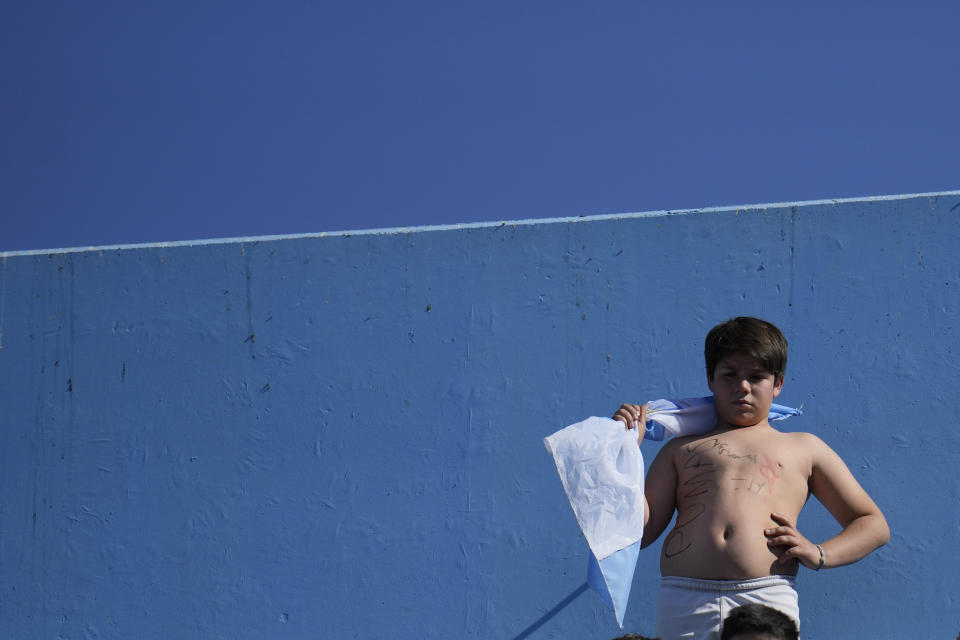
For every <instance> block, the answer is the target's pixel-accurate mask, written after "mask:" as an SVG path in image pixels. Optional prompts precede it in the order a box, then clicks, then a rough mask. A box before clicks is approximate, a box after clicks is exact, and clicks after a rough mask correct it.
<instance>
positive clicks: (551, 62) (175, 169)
mask: <svg viewBox="0 0 960 640" xmlns="http://www.w3.org/2000/svg"><path fill="white" fill-rule="evenodd" d="M958 24H960V4H957V3H948V2H943V3H910V4H908V3H884V2H879V3H802V4H796V3H795V4H790V5H788V4H786V3H772V2H736V3H679V2H674V3H657V4H654V3H647V2H618V1H610V2H563V1H555V2H523V1H520V0H514V1H512V2H493V1H488V2H483V3H461V2H454V1H450V0H447V1H444V2H303V1H300V2H292V1H283V2H271V3H267V2H260V3H254V2H247V1H240V2H229V3H228V2H213V1H210V2H207V1H200V2H197V1H195V0H194V1H191V2H182V1H179V0H174V1H165V2H132V3H131V2H116V1H112V0H110V1H104V2H94V1H92V2H24V3H7V4H6V6H5V9H4V19H3V20H2V21H0V74H2V86H3V87H4V99H3V100H2V103H0V104H2V109H0V163H2V167H0V168H2V176H3V177H2V183H0V184H2V188H0V199H2V200H0V216H2V222H3V224H2V225H0V251H4V250H6V251H10V250H21V249H46V248H58V247H71V246H90V245H109V244H124V243H140V242H163V241H174V240H191V239H201V238H217V237H236V236H253V235H266V234H287V233H309V232H320V231H337V230H352V229H362V228H374V227H395V226H413V225H424V224H450V223H460V222H477V221H494V220H510V219H524V218H550V217H563V216H578V215H590V214H603V213H620V212H634V211H653V210H661V209H682V208H696V207H706V206H723V205H738V204H752V203H762V202H784V201H799V200H811V199H820V198H833V197H856V196H869V195H887V194H897V193H919V192H928V191H942V190H953V189H958V188H960V172H958V166H960V151H958V148H960V146H958V141H960V135H958V134H960V117H958V116H957V114H958V113H960V82H958V78H960V46H958V44H957V40H958V38H957V35H956V29H957V25H958Z"/></svg>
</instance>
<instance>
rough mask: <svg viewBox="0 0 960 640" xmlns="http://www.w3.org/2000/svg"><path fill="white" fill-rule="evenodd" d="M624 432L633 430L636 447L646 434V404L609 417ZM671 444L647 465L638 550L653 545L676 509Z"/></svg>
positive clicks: (625, 407) (623, 408)
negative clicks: (619, 424)
mask: <svg viewBox="0 0 960 640" xmlns="http://www.w3.org/2000/svg"><path fill="white" fill-rule="evenodd" d="M613 419H614V420H619V421H620V422H622V423H623V424H624V426H625V427H626V428H627V429H634V428H636V429H637V432H638V433H637V446H640V443H641V442H643V436H644V434H645V433H646V423H647V405H636V404H623V405H620V408H619V409H617V412H616V413H615V414H613ZM675 448H676V445H675V441H674V440H671V441H669V442H667V444H665V445H664V446H663V448H662V449H660V452H659V453H658V454H657V457H655V458H654V459H653V462H652V463H651V464H650V469H649V470H648V471H647V476H646V482H645V483H644V496H643V538H642V539H641V542H640V548H641V549H642V548H644V547H647V546H649V545H650V543H652V542H654V541H655V540H656V539H657V538H659V537H660V534H661V533H663V530H664V529H666V528H667V525H669V524H670V520H672V519H673V512H674V509H675V508H676V494H677V474H676V471H675V470H674V467H673V450H674V449H675Z"/></svg>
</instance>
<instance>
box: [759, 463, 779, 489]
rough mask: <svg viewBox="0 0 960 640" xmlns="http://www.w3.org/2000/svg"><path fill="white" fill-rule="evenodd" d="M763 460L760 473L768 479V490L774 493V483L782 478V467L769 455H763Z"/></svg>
mask: <svg viewBox="0 0 960 640" xmlns="http://www.w3.org/2000/svg"><path fill="white" fill-rule="evenodd" d="M761 457H762V458H763V462H761V463H760V475H761V476H763V477H764V479H765V480H766V481H767V491H768V492H769V493H773V485H774V483H776V481H777V480H779V479H780V469H779V467H778V466H777V464H776V463H775V462H774V461H773V460H771V459H770V458H768V457H767V456H761Z"/></svg>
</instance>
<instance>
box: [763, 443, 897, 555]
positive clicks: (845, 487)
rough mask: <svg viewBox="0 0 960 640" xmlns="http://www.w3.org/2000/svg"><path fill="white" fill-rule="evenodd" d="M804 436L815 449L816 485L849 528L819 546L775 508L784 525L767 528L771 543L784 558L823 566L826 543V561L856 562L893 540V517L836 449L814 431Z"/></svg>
mask: <svg viewBox="0 0 960 640" xmlns="http://www.w3.org/2000/svg"><path fill="white" fill-rule="evenodd" d="M798 435H799V434H798ZM803 437H805V438H807V441H806V442H804V444H805V445H806V446H807V447H809V449H808V450H809V451H810V453H811V462H812V468H811V475H810V491H811V492H812V493H813V495H814V496H816V497H817V499H818V500H819V501H820V502H821V503H822V504H823V506H824V507H826V508H827V511H829V512H830V514H831V515H832V516H833V517H834V518H835V519H836V520H837V522H838V523H840V526H841V527H843V530H842V531H841V532H840V533H838V534H837V535H836V536H834V537H832V538H830V539H829V540H826V541H824V542H822V543H820V545H819V547H818V546H817V545H816V544H814V543H813V542H810V541H809V540H807V539H806V538H805V537H804V536H803V535H801V534H800V532H799V531H797V529H796V523H794V522H791V521H790V520H789V519H788V518H786V517H784V516H782V515H780V514H772V517H773V519H774V521H775V522H776V523H777V524H779V525H780V526H778V527H775V528H772V529H767V530H765V531H764V533H765V534H766V536H767V540H768V543H769V544H770V546H771V547H773V548H777V547H779V549H778V551H779V550H782V553H781V554H780V562H787V561H788V560H791V559H793V558H796V559H798V560H799V561H800V562H801V563H802V564H803V566H805V567H808V568H810V569H818V568H820V559H821V551H820V549H821V548H822V549H823V560H824V562H823V566H824V567H839V566H842V565H845V564H850V563H852V562H856V561H857V560H860V559H861V558H863V557H864V556H866V555H867V554H868V553H870V552H871V551H873V550H874V549H877V548H878V547H881V546H883V545H885V544H886V543H887V541H888V540H890V528H889V527H888V526H887V520H886V518H884V517H883V513H881V512H880V509H879V507H877V505H876V504H875V503H874V502H873V500H872V499H871V498H870V496H869V495H867V492H866V491H864V489H863V487H861V486H860V483H859V482H857V480H856V478H854V477H853V474H852V473H850V470H849V469H848V468H847V465H846V464H844V462H843V460H842V459H841V458H840V456H838V455H837V454H836V452H834V450H833V449H831V448H830V447H828V446H827V445H826V444H825V443H824V442H823V441H822V440H820V438H817V437H816V436H814V435H811V434H804V435H803Z"/></svg>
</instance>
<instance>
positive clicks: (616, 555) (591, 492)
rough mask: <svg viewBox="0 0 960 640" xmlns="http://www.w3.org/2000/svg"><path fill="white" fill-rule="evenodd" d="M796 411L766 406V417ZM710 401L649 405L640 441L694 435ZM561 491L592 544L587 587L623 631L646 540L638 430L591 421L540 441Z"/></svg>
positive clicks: (710, 412)
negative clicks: (644, 432) (556, 474)
mask: <svg viewBox="0 0 960 640" xmlns="http://www.w3.org/2000/svg"><path fill="white" fill-rule="evenodd" d="M800 413H801V411H800V409H792V408H790V407H785V406H783V405H772V406H771V407H770V416H769V420H783V419H784V418H789V417H790V416H794V415H799V414H800ZM716 422H717V417H716V412H715V410H714V407H713V397H712V396H708V397H706V398H684V399H681V400H666V399H661V400H654V401H652V402H649V403H647V423H646V425H644V426H645V429H646V434H645V436H644V437H645V438H649V439H651V440H663V439H664V438H666V437H668V436H684V435H698V434H701V433H706V432H707V431H710V430H711V429H713V427H714V426H715V425H716ZM543 442H544V445H545V446H546V448H547V451H549V452H550V454H551V455H552V456H553V461H554V463H555V464H556V466H557V473H559V474H560V481H561V482H562V483H563V489H564V491H565V492H566V494H567V498H568V499H569V501H570V506H571V508H573V513H574V515H575V516H576V518H577V523H578V524H579V525H580V530H581V531H582V532H583V536H584V537H585V538H586V539H587V544H588V545H589V547H590V561H589V565H588V567H587V582H588V583H589V584H590V586H591V587H592V588H593V590H594V591H596V592H597V593H598V594H599V595H600V597H601V598H602V599H603V601H604V602H606V603H607V606H609V607H610V608H611V609H612V610H613V612H614V615H615V616H616V618H617V624H618V625H620V626H621V627H622V626H623V616H624V614H625V613H626V610H627V601H628V600H629V598H630V587H631V586H632V584H633V574H634V570H635V569H636V566H637V557H638V555H639V553H640V538H641V537H642V536H643V479H644V462H643V454H642V453H641V452H640V447H639V446H637V432H636V431H634V430H627V429H624V428H623V423H622V422H619V421H616V420H612V419H610V418H597V417H591V418H587V419H586V420H583V421H582V422H578V423H576V424H572V425H570V426H569V427H566V428H564V429H561V430H560V431H557V432H556V433H553V434H551V435H550V436H547V437H546V438H544V441H543Z"/></svg>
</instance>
